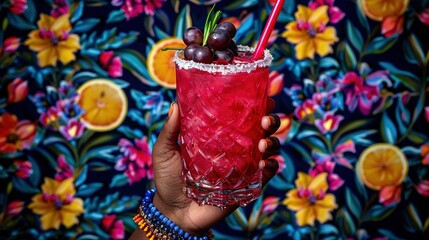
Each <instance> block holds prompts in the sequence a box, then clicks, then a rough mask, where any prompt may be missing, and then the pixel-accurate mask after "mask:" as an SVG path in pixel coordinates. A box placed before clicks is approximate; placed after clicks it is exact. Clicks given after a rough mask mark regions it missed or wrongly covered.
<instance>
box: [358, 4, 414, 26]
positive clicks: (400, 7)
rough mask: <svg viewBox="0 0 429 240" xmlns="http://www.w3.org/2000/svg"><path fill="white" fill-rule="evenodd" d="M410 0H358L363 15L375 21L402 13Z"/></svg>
mask: <svg viewBox="0 0 429 240" xmlns="http://www.w3.org/2000/svg"><path fill="white" fill-rule="evenodd" d="M409 2H410V0H359V5H360V7H361V9H362V10H363V12H364V13H365V15H367V16H368V17H369V18H371V19H372V20H375V21H382V20H383V19H384V18H386V17H398V16H400V15H402V13H404V11H405V10H406V9H407V7H408V3H409Z"/></svg>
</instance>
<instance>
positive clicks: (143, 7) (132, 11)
mask: <svg viewBox="0 0 429 240" xmlns="http://www.w3.org/2000/svg"><path fill="white" fill-rule="evenodd" d="M165 1H166V0H144V3H143V0H125V4H124V5H123V6H122V10H123V11H124V13H125V16H126V18H127V20H130V19H131V18H134V17H137V16H138V15H140V14H141V13H143V12H144V13H145V14H146V15H152V16H153V15H154V14H155V10H156V9H157V8H161V7H162V4H163V3H164V2H165Z"/></svg>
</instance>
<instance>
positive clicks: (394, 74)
mask: <svg viewBox="0 0 429 240" xmlns="http://www.w3.org/2000/svg"><path fill="white" fill-rule="evenodd" d="M380 66H382V67H383V68H384V69H386V70H387V71H389V74H390V77H391V78H392V79H393V80H395V81H396V83H402V84H403V85H404V86H406V87H408V88H409V89H410V90H411V91H413V92H415V91H417V90H419V89H420V88H421V87H420V80H419V78H418V77H417V76H416V75H415V74H414V73H412V72H407V71H404V70H401V69H398V68H397V67H395V66H394V65H393V64H391V63H390V62H380Z"/></svg>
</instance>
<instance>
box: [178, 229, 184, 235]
mask: <svg viewBox="0 0 429 240" xmlns="http://www.w3.org/2000/svg"><path fill="white" fill-rule="evenodd" d="M177 233H178V234H179V236H183V229H181V228H179V231H177Z"/></svg>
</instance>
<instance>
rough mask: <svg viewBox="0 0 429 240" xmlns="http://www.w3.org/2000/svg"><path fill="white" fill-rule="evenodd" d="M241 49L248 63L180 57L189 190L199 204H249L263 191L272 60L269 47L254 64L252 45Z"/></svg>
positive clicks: (183, 143)
mask: <svg viewBox="0 0 429 240" xmlns="http://www.w3.org/2000/svg"><path fill="white" fill-rule="evenodd" d="M240 50H242V51H247V53H244V52H242V53H241V57H240V58H239V59H241V60H243V61H242V62H241V63H235V64H229V65H218V64H201V63H195V62H191V61H186V60H184V59H181V58H180V55H181V54H180V53H178V54H176V57H175V62H176V81H177V101H178V104H179V110H180V122H181V128H180V146H181V155H182V158H183V177H184V181H185V184H186V186H185V192H186V194H187V195H188V197H190V198H191V199H193V200H195V201H196V202H198V203H199V204H209V205H215V206H219V207H224V206H227V205H236V204H239V205H241V206H245V205H246V204H248V203H249V202H250V201H252V200H254V199H255V198H257V197H258V196H259V195H260V193H261V186H262V184H261V177H262V175H261V172H260V170H259V169H258V163H259V161H260V160H261V158H262V156H261V153H260V152H259V150H258V142H259V140H260V139H262V138H263V130H262V128H261V119H262V116H264V115H265V114H266V100H267V88H268V76H269V64H270V63H271V59H272V58H271V55H270V54H269V52H268V51H266V52H265V58H264V59H262V60H258V61H256V62H254V61H252V60H250V58H249V57H248V56H251V52H250V48H246V47H240ZM246 57H247V59H248V60H245V59H246ZM236 59H238V58H236ZM234 61H236V60H234Z"/></svg>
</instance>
